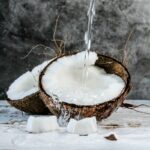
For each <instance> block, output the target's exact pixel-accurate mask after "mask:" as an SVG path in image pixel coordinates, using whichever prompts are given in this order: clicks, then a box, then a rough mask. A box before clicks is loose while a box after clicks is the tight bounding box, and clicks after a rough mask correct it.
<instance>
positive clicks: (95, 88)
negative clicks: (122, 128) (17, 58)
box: [42, 51, 125, 105]
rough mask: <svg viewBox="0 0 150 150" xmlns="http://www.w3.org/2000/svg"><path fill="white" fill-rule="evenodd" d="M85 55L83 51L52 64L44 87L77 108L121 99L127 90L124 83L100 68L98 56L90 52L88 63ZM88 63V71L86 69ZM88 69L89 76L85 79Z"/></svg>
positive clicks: (49, 92)
mask: <svg viewBox="0 0 150 150" xmlns="http://www.w3.org/2000/svg"><path fill="white" fill-rule="evenodd" d="M85 55H86V52H85V51H83V52H80V53H77V54H75V55H71V56H65V57H61V58H59V59H57V60H56V61H54V62H53V63H52V64H50V66H49V67H48V68H47V70H46V71H45V74H44V76H43V77H42V86H43V88H44V90H45V91H46V93H47V94H48V95H50V96H53V95H56V96H57V97H58V99H59V101H63V102H66V103H70V104H77V105H94V104H100V103H103V102H106V101H109V100H111V99H113V98H115V97H117V96H119V94H120V93H121V92H122V90H123V89H124V87H125V83H124V81H123V80H122V79H121V78H120V77H119V76H117V75H115V74H108V73H106V72H105V70H104V69H102V68H99V67H96V66H95V65H94V64H95V62H96V60H97V59H98V57H97V54H96V53H95V52H89V55H88V59H86V61H85ZM86 57H87V56H86ZM85 63H86V66H87V67H84V65H85ZM85 68H86V74H88V75H85Z"/></svg>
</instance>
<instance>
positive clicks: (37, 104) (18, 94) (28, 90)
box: [7, 61, 50, 114]
mask: <svg viewBox="0 0 150 150" xmlns="http://www.w3.org/2000/svg"><path fill="white" fill-rule="evenodd" d="M49 62H50V61H45V62H43V63H42V64H40V65H38V66H36V67H35V68H33V70H32V71H27V72H26V73H24V74H23V75H21V76H20V77H19V78H17V79H16V80H15V81H14V82H13V83H12V84H11V85H10V87H9V89H8V91H7V101H8V102H9V103H10V104H11V105H12V106H14V107H15V108H17V109H19V110H21V111H24V112H27V113H32V114H48V113H49V110H48V109H47V107H46V106H45V104H44V103H43V101H42V100H41V98H40V96H39V87H38V79H39V74H40V73H41V71H42V69H43V68H44V67H45V66H46V65H47V64H48V63H49Z"/></svg>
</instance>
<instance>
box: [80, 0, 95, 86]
mask: <svg viewBox="0 0 150 150" xmlns="http://www.w3.org/2000/svg"><path fill="white" fill-rule="evenodd" d="M94 15H95V0H90V5H89V9H88V12H87V16H88V27H87V31H86V32H85V37H84V41H85V45H86V53H85V58H84V68H83V76H82V78H83V79H82V81H83V87H85V86H86V80H87V78H88V70H87V63H86V62H87V60H88V57H89V52H90V49H91V39H92V24H93V18H94Z"/></svg>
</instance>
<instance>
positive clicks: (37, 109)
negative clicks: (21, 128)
mask: <svg viewBox="0 0 150 150" xmlns="http://www.w3.org/2000/svg"><path fill="white" fill-rule="evenodd" d="M7 101H8V103H9V104H10V105H12V106H14V107H15V108H17V109H19V110H21V111H24V112H26V113H31V114H39V115H42V114H43V115H44V114H49V113H50V111H49V110H48V108H47V107H46V106H45V104H44V103H43V101H42V100H41V98H40V96H39V92H36V93H34V94H32V95H29V96H26V97H25V98H23V99H19V100H11V99H9V98H7Z"/></svg>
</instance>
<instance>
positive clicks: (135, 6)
mask: <svg viewBox="0 0 150 150" xmlns="http://www.w3.org/2000/svg"><path fill="white" fill-rule="evenodd" d="M88 5H89V0H82V1H81V0H73V1H72V0H55V1H54V0H44V1H42V0H21V1H20V0H8V1H6V0H1V1H0V72H1V73H0V78H1V80H0V91H1V92H0V93H1V94H0V96H1V97H2V96H3V94H2V91H4V90H6V89H7V88H8V86H9V85H10V83H11V82H12V81H13V80H14V79H15V78H17V77H18V76H19V75H21V74H22V73H24V72H25V71H27V70H29V69H31V68H32V67H33V66H35V65H36V64H39V63H41V62H42V61H43V60H46V59H48V58H51V57H53V55H54V51H53V49H55V46H54V42H53V41H52V40H53V33H54V28H55V24H56V18H57V16H59V21H58V28H57V32H56V38H57V39H62V40H64V41H65V47H66V51H78V50H79V51H82V50H85V45H84V33H85V31H86V30H87V16H86V14H87V9H88ZM149 8H150V1H149V0H122V1H120V0H96V16H95V18H94V23H93V40H92V50H95V51H98V52H99V53H102V54H106V55H109V56H113V57H115V58H117V59H118V60H120V61H121V60H122V57H123V49H124V48H125V43H126V41H127V38H128V37H129V34H130V33H131V32H132V33H133V34H132V36H131V38H130V40H129V41H128V44H127V46H126V49H128V53H127V54H128V57H127V61H128V64H129V65H128V67H129V71H130V73H131V76H132V83H133V88H132V92H131V93H130V96H129V97H130V98H135V99H136V98H139V99H150V94H149V93H150V67H149V64H150V50H149V47H150V9H149ZM37 44H44V45H46V46H49V47H50V49H44V48H43V47H39V48H36V49H35V50H34V51H33V53H31V55H30V56H29V57H28V58H27V59H21V58H22V57H23V56H25V55H26V54H27V53H28V51H30V50H31V48H32V47H33V46H35V45H37Z"/></svg>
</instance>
